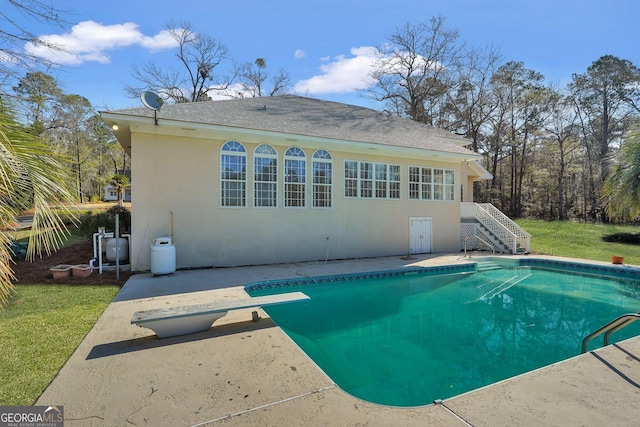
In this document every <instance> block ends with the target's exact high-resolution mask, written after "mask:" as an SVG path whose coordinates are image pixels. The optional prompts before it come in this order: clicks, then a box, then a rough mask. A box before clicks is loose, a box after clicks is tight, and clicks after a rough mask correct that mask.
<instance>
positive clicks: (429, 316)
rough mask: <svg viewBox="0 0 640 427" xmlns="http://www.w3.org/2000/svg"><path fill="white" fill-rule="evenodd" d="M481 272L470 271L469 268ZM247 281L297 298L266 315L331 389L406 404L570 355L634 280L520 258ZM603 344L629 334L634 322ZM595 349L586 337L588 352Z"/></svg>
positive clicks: (630, 306)
mask: <svg viewBox="0 0 640 427" xmlns="http://www.w3.org/2000/svg"><path fill="white" fill-rule="evenodd" d="M480 264H481V267H480V268H479V267H478V266H479V265H480ZM480 264H473V263H469V264H462V265H455V266H445V267H424V268H408V269H403V270H394V271H386V272H376V273H363V274H351V275H340V276H324V277H316V278H300V279H289V280H280V281H266V282H259V283H252V284H249V285H247V286H246V287H245V289H246V290H247V292H248V293H249V294H250V295H252V296H257V295H269V294H276V293H283V292H292V291H298V290H299V291H302V292H305V293H306V294H307V295H309V296H310V297H311V300H309V301H305V302H302V303H295V304H284V305H279V306H272V307H268V308H266V311H267V313H268V314H269V316H270V317H271V318H272V319H273V321H274V322H275V323H276V324H277V325H278V326H280V327H281V328H282V329H283V330H284V331H285V333H287V335H289V336H290V337H291V338H292V340H293V341H294V342H295V343H297V345H298V346H299V347H300V348H301V349H302V350H303V351H305V352H306V353H307V355H309V356H310V357H311V359H312V360H314V361H315V363H316V364H317V365H318V366H319V367H320V368H321V369H323V370H324V372H325V373H327V375H329V377H331V379H332V380H333V381H334V382H335V383H336V384H337V385H338V386H340V387H341V388H342V389H343V390H345V391H346V392H348V393H350V394H353V395H354V396H356V397H359V398H361V399H364V400H367V401H371V402H375V403H380V404H386V405H392V406H418V405H424V404H428V403H431V402H433V401H434V400H436V399H445V398H448V397H452V396H455V395H458V394H460V393H464V392H467V391H470V390H473V389H476V388H479V387H482V386H485V385H488V384H491V383H494V382H497V381H500V380H503V379H506V378H509V377H512V376H515V375H519V374H522V373H525V372H528V371H531V370H534V369H537V368H540V367H543V366H546V365H549V364H552V363H555V362H558V361H560V360H563V359H566V358H569V357H573V356H576V355H578V354H579V353H580V345H581V341H582V339H583V338H584V337H585V336H586V335H588V334H589V333H590V332H592V331H594V330H596V329H597V328H599V327H600V326H602V325H603V324H605V323H607V322H609V321H610V320H612V319H613V318H615V317H617V316H619V315H620V314H624V313H629V312H638V311H640V270H637V269H633V268H628V267H621V268H616V267H613V266H598V265H596V266H594V265H586V264H579V263H567V262H560V261H549V260H543V259H535V258H527V259H521V260H509V261H508V262H507V263H500V264H497V263H496V262H493V261H492V262H490V263H487V262H486V261H485V262H483V263H480ZM636 323H637V324H634V325H631V326H629V327H627V328H625V329H624V330H622V331H619V332H616V333H615V334H614V336H613V337H612V340H613V341H614V342H615V341H618V340H621V339H624V338H628V337H631V336H635V335H638V334H640V322H636ZM601 345H602V340H601V339H594V340H593V341H592V343H591V344H590V346H589V349H593V348H595V347H597V346H601Z"/></svg>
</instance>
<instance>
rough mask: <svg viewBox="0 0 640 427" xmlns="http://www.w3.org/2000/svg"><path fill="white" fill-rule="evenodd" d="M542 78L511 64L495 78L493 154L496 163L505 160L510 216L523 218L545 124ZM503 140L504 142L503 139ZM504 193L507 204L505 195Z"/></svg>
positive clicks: (503, 67)
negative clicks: (535, 148) (529, 169)
mask: <svg viewBox="0 0 640 427" xmlns="http://www.w3.org/2000/svg"><path fill="white" fill-rule="evenodd" d="M542 80H543V76H542V75H541V74H540V73H538V72H536V71H534V70H530V69H527V68H525V67H524V64H523V63H522V62H514V61H510V62H507V63H506V64H504V65H503V66H501V67H500V68H499V69H498V70H497V71H496V73H495V74H494V75H493V77H492V86H493V91H494V94H495V96H496V100H497V103H498V104H497V108H496V112H495V114H494V118H493V120H494V121H496V120H497V121H496V122H495V123H494V124H493V127H494V129H496V131H497V132H498V133H499V134H500V135H501V137H500V140H498V141H497V142H498V143H497V144H496V147H497V149H499V150H500V151H498V152H496V153H494V156H495V157H494V161H495V162H498V161H500V160H506V161H507V162H508V163H507V164H508V173H507V174H505V175H506V178H508V179H509V182H503V183H501V185H502V186H504V187H507V188H508V189H509V194H508V202H509V204H508V212H509V213H510V214H511V215H514V216H518V217H519V216H521V215H522V191H523V184H524V178H525V173H526V168H527V167H528V166H529V165H530V164H531V156H530V154H531V153H532V152H533V150H532V148H533V147H532V146H531V144H532V143H533V142H534V140H535V136H536V132H537V131H538V130H539V129H540V127H541V123H542V112H543V108H542V107H543V106H544V103H545V97H546V96H548V93H547V90H546V89H545V88H544V87H543V86H542ZM503 138H504V141H502V139H503ZM504 187H503V190H502V191H501V197H502V198H503V200H504V197H505V191H504Z"/></svg>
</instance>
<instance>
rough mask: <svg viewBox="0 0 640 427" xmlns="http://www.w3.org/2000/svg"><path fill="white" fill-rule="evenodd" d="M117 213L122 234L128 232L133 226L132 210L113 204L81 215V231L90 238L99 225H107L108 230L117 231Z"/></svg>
mask: <svg viewBox="0 0 640 427" xmlns="http://www.w3.org/2000/svg"><path fill="white" fill-rule="evenodd" d="M116 214H119V215H120V217H119V223H120V234H124V233H128V232H129V228H130V227H131V212H129V210H128V209H127V208H125V207H123V206H117V205H116V206H112V207H110V208H109V209H107V210H106V211H100V212H97V213H96V212H87V213H85V214H84V215H82V217H80V226H79V227H78V228H79V230H80V233H81V234H82V235H83V236H85V237H87V238H88V239H90V238H91V237H92V236H93V233H97V232H98V227H105V229H106V231H107V232H115V228H116Z"/></svg>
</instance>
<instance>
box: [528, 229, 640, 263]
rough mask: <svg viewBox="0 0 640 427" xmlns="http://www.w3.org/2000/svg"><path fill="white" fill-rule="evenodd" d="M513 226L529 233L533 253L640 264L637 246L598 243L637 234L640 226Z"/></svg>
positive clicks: (639, 247) (639, 246)
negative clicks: (610, 237) (612, 236)
mask: <svg viewBox="0 0 640 427" xmlns="http://www.w3.org/2000/svg"><path fill="white" fill-rule="evenodd" d="M516 223H517V224H518V225H519V226H520V227H522V228H524V229H525V230H526V231H527V232H528V233H529V234H531V250H532V252H534V253H539V254H546V255H555V256H564V257H571V258H580V259H592V260H595V261H605V262H611V256H613V255H618V256H623V257H624V263H625V264H631V265H640V245H632V244H626V243H610V242H605V241H604V240H602V238H603V236H605V235H608V234H615V233H638V232H640V227H633V226H622V225H611V224H588V223H587V224H585V223H579V222H572V221H542V220H531V219H519V220H516Z"/></svg>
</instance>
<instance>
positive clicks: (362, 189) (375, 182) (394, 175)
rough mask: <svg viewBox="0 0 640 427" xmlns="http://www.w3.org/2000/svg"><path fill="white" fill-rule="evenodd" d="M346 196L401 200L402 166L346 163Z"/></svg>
mask: <svg viewBox="0 0 640 427" xmlns="http://www.w3.org/2000/svg"><path fill="white" fill-rule="evenodd" d="M344 195H345V197H360V198H369V199H371V198H375V199H399V198H400V166H399V165H389V164H386V163H371V162H357V161H354V160H347V161H345V162H344Z"/></svg>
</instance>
